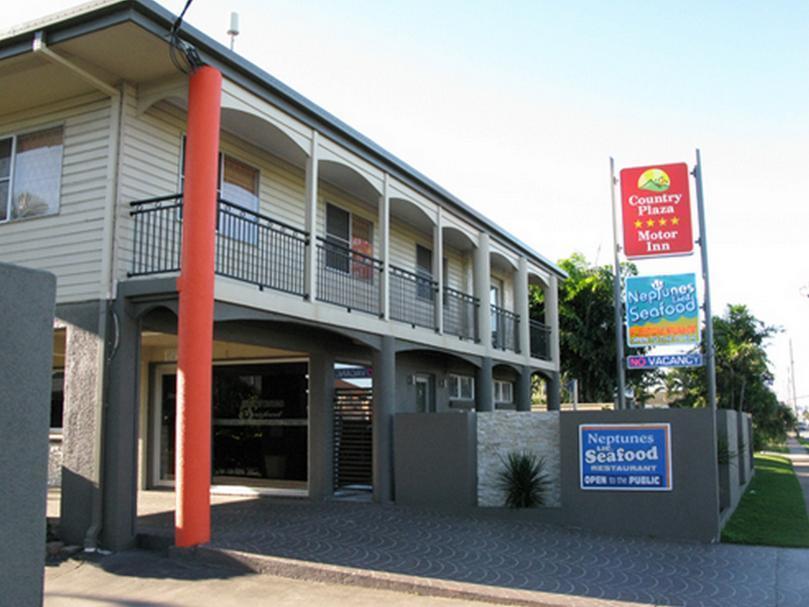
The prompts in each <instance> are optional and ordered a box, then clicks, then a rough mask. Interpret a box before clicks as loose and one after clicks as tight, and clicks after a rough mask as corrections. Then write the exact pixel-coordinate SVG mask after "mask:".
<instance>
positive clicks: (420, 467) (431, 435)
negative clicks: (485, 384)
mask: <svg viewBox="0 0 809 607" xmlns="http://www.w3.org/2000/svg"><path fill="white" fill-rule="evenodd" d="M475 426H476V416H475V413H474V412H469V413H459V412H452V413H398V414H397V415H396V416H395V417H394V423H393V448H394V453H395V457H394V475H393V476H394V479H395V484H396V491H395V494H396V502H397V503H399V504H412V505H421V506H433V507H442V508H471V507H473V506H474V505H475V503H476V502H477V492H476V488H475V479H476V475H477V464H476V456H475Z"/></svg>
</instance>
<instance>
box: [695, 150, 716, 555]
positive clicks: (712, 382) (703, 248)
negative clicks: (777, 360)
mask: <svg viewBox="0 0 809 607" xmlns="http://www.w3.org/2000/svg"><path fill="white" fill-rule="evenodd" d="M693 175H694V180H695V181H696V184H697V216H698V220H699V250H700V257H701V258H702V279H703V283H704V288H705V357H706V367H707V368H706V372H707V373H706V375H707V381H708V406H709V407H710V408H711V426H712V428H711V430H712V432H711V435H712V439H713V440H712V443H713V451H714V453H719V451H718V449H719V437H718V436H717V426H718V424H717V419H716V351H715V350H714V344H713V313H712V312H711V280H710V274H709V273H708V236H707V231H706V229H705V200H704V199H703V195H702V157H701V156H700V153H699V148H697V164H696V166H695V167H694V173H693ZM714 461H715V462H716V465H715V466H714V486H715V487H716V505H717V508H718V507H719V500H720V496H719V459H718V458H716V459H715V460H714ZM718 536H719V534H718V533H717V537H716V538H714V539H715V541H719V537H718Z"/></svg>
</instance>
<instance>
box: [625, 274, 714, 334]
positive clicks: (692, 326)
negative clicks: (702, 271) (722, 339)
mask: <svg viewBox="0 0 809 607" xmlns="http://www.w3.org/2000/svg"><path fill="white" fill-rule="evenodd" d="M626 334H627V343H628V344H629V346H630V347H631V348H643V347H646V346H672V345H682V344H698V343H699V341H700V335H699V302H698V301H697V277H696V275H695V274H693V273H690V274H659V275H656V276H629V277H627V279H626Z"/></svg>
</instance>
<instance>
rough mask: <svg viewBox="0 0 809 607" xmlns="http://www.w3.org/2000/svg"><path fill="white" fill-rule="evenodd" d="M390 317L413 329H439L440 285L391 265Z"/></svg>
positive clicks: (389, 286)
mask: <svg viewBox="0 0 809 607" xmlns="http://www.w3.org/2000/svg"><path fill="white" fill-rule="evenodd" d="M389 268H390V274H389V276H388V281H389V285H388V288H389V293H390V296H389V297H390V317H391V318H392V319H393V320H399V321H401V322H406V323H408V324H410V325H412V326H413V327H425V328H427V329H433V330H437V329H438V319H437V317H436V309H435V298H436V294H437V293H438V283H437V282H436V281H434V280H433V279H432V277H431V276H430V277H428V276H424V275H421V274H416V273H414V272H410V271H409V270H405V269H403V268H399V267H397V266H394V265H390V266H389Z"/></svg>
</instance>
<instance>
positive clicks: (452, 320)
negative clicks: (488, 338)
mask: <svg viewBox="0 0 809 607" xmlns="http://www.w3.org/2000/svg"><path fill="white" fill-rule="evenodd" d="M443 305H444V333H447V334H449V335H457V336H458V337H460V338H461V339H470V340H472V341H478V307H479V306H480V301H479V300H478V298H477V297H472V296H471V295H467V294H466V293H462V292H461V291H456V290H455V289H451V288H450V287H444V301H443Z"/></svg>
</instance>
